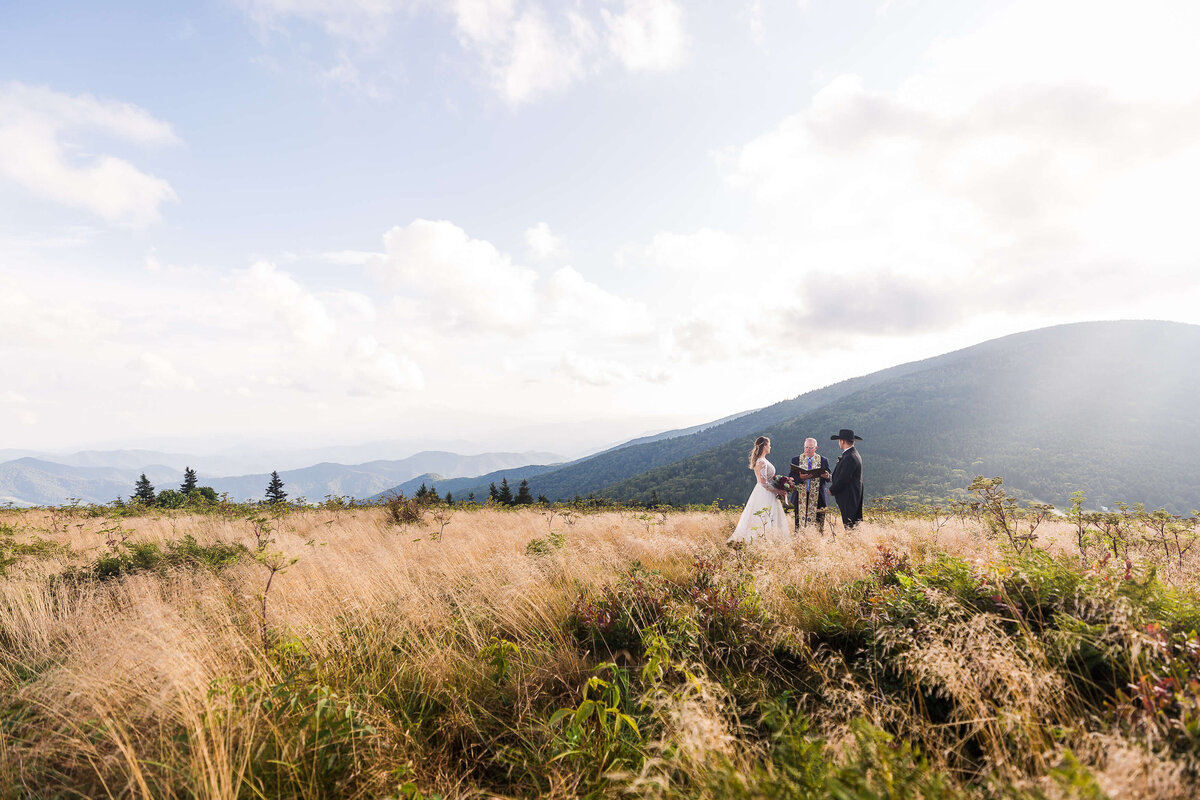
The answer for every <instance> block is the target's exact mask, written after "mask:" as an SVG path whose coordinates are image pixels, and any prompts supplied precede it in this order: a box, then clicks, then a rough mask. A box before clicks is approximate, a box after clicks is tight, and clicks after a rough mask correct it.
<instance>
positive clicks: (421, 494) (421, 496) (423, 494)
mask: <svg viewBox="0 0 1200 800" xmlns="http://www.w3.org/2000/svg"><path fill="white" fill-rule="evenodd" d="M413 497H415V498H416V499H418V500H425V499H427V498H428V497H429V487H428V486H426V485H425V482H424V481H422V482H421V488H420V489H417V493H416V494H415V495H413Z"/></svg>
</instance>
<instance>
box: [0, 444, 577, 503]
mask: <svg viewBox="0 0 1200 800" xmlns="http://www.w3.org/2000/svg"><path fill="white" fill-rule="evenodd" d="M115 453H116V455H114V460H116V461H119V462H120V463H121V464H122V465H121V466H77V465H68V464H58V463H54V462H52V461H46V460H43V459H35V458H28V457H27V458H21V459H16V460H13V461H8V462H5V463H3V464H0V503H5V502H12V503H14V504H16V505H54V504H59V503H63V502H65V501H66V500H67V498H71V497H74V498H78V499H80V500H83V501H85V502H89V503H106V502H108V501H110V500H114V499H116V498H117V497H118V496H120V497H129V496H130V495H131V494H133V485H134V482H135V481H136V480H137V478H138V476H139V475H140V474H141V473H142V472H145V473H146V476H147V477H148V478H149V479H150V481H151V483H153V484H154V486H155V487H156V488H157V489H177V488H179V483H180V482H181V481H182V480H183V472H182V469H181V468H176V467H174V466H164V465H162V464H145V463H142V464H140V465H139V466H136V467H129V466H124V465H125V464H128V463H130V460H131V459H132V458H133V457H134V456H133V455H131V454H137V453H141V454H143V455H150V456H154V455H163V454H159V453H152V452H148V451H115ZM76 455H77V456H78V457H79V458H77V459H76V460H77V461H83V462H85V463H86V462H88V461H89V460H91V457H92V455H93V454H76ZM554 459H557V456H555V455H554V454H553V453H538V452H530V453H483V454H480V455H472V456H463V455H458V454H457V453H447V452H442V451H427V452H424V453H417V454H416V455H413V456H410V457H408V458H404V459H398V460H394V461H387V460H381V461H371V462H367V463H365V464H355V465H344V464H330V463H324V464H315V465H313V466H311V467H305V468H304V469H297V470H282V471H280V473H279V474H280V477H281V478H283V481H284V489H285V491H287V493H288V496H289V497H292V498H297V497H302V496H303V497H306V498H307V499H308V500H310V501H319V500H321V499H323V498H324V497H325V496H326V495H343V496H349V497H359V498H365V497H370V496H371V495H374V494H377V493H379V492H381V491H383V490H385V489H387V488H388V487H391V486H395V485H396V484H397V483H398V482H401V481H407V480H409V479H411V478H413V477H416V476H418V475H423V474H427V473H430V472H436V473H439V474H443V475H456V476H461V475H480V474H484V473H490V472H494V471H496V470H498V469H512V468H515V467H520V466H523V465H526V464H529V463H530V462H535V461H547V460H554ZM133 463H136V461H134V462H133ZM197 469H198V472H199V482H200V484H201V485H203V486H211V487H213V488H214V489H215V490H216V491H217V492H218V493H220V492H228V493H229V496H230V498H231V499H235V500H259V499H262V496H263V493H264V492H265V490H266V486H267V482H268V480H270V477H269V474H267V473H261V474H253V475H239V476H233V477H213V476H211V475H208V474H205V472H204V471H203V470H200V469H199V468H197Z"/></svg>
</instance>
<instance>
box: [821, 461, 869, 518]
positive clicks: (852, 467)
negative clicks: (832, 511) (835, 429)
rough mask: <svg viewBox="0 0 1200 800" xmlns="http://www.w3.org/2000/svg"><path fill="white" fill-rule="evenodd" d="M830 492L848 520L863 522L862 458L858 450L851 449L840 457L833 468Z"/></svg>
mask: <svg viewBox="0 0 1200 800" xmlns="http://www.w3.org/2000/svg"><path fill="white" fill-rule="evenodd" d="M829 491H830V492H831V493H832V494H833V498H834V499H835V500H837V504H838V509H839V510H840V511H841V512H842V516H844V517H846V518H847V519H853V520H856V521H857V520H861V519H862V515H863V482H862V456H860V455H859V454H858V448H855V447H849V448H847V449H845V450H843V451H842V454H841V455H840V456H838V461H837V466H835V467H834V468H833V479H832V480H831V481H830V482H829Z"/></svg>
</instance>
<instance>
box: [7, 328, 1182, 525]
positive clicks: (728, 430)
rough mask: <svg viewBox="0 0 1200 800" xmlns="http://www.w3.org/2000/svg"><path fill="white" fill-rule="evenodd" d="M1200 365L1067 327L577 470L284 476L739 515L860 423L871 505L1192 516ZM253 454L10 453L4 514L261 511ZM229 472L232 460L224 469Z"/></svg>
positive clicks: (536, 467)
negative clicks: (180, 495)
mask: <svg viewBox="0 0 1200 800" xmlns="http://www.w3.org/2000/svg"><path fill="white" fill-rule="evenodd" d="M1197 364H1200V326H1196V325H1184V324H1179V323H1168V322H1149V321H1124V322H1090V323H1079V324H1074V325H1062V326H1057V327H1053V328H1044V329H1041V330H1036V331H1029V332H1026V333H1020V334H1014V335H1012V336H1006V337H1003V338H1000V339H994V340H992V341H989V342H984V343H983V344H979V345H975V346H973V347H968V348H965V349H962V350H957V351H955V352H952V353H947V354H945V355H941V356H937V357H935V358H929V359H925V360H922V361H914V362H912V363H908V364H902V365H899V366H896V367H891V368H890V369H885V370H881V371H879V372H874V373H871V374H869V375H864V376H861V377H857V378H852V379H850V380H846V381H842V382H840V383H837V384H834V385H832V386H826V387H823V388H820V389H816V390H813V391H809V392H806V393H804V394H801V395H799V396H797V397H795V398H793V399H790V400H785V401H782V402H779V403H775V404H774V405H771V406H767V407H766V408H761V409H757V410H754V411H747V412H741V413H738V414H734V415H731V416H728V417H725V418H723V419H720V420H715V421H713V422H711V423H707V424H704V425H697V426H693V427H691V428H684V429H678V430H672V431H665V432H662V433H659V434H654V435H652V436H646V437H642V438H639V439H634V440H631V441H629V442H626V443H624V444H621V445H618V446H616V447H612V448H610V449H608V450H605V451H602V452H600V453H596V454H594V455H590V456H587V457H584V458H580V459H576V460H574V461H570V462H566V463H561V462H562V459H561V458H560V457H559V456H556V455H554V454H552V453H538V452H526V453H485V454H483V455H477V456H460V455H457V454H454V453H449V452H443V451H426V452H422V453H418V454H416V455H414V456H411V457H408V458H404V459H399V460H387V459H374V460H367V461H366V462H365V463H357V464H352V465H345V464H341V463H332V462H331V461H329V460H328V459H326V460H323V461H322V462H321V463H317V464H314V465H312V466H307V467H303V468H299V469H287V470H281V471H280V476H281V477H282V478H283V480H284V483H285V489H286V491H287V492H288V494H289V496H290V497H292V498H297V497H305V498H307V499H308V500H309V501H313V502H315V501H320V500H321V499H323V498H324V497H325V496H327V495H340V496H350V497H356V498H360V499H362V498H380V497H385V496H388V495H391V494H395V493H397V492H403V493H404V494H406V495H411V494H413V493H414V492H416V491H417V490H418V488H419V487H420V486H421V484H425V485H426V486H428V487H430V488H436V489H437V490H438V492H440V493H441V494H443V495H445V494H446V493H447V492H451V493H453V495H454V497H455V498H457V499H466V498H467V497H468V496H470V495H472V494H473V495H474V496H475V497H476V499H480V500H482V499H484V498H486V497H487V494H488V488H489V486H490V485H491V484H493V483H495V484H497V485H499V484H500V482H501V481H502V480H507V481H508V483H509V485H510V486H511V487H512V488H513V490H514V491H515V490H516V487H517V485H518V484H519V483H520V481H522V480H528V481H529V484H530V489H531V491H532V493H533V495H534V496H535V497H536V496H538V495H545V496H546V497H548V498H550V499H552V500H570V499H572V498H574V497H576V496H580V497H587V496H589V495H594V496H599V497H609V498H614V499H619V500H635V499H636V500H639V501H649V500H652V499H654V498H658V499H659V500H661V501H663V502H672V503H709V502H712V501H713V500H717V499H720V500H722V501H723V502H725V503H727V504H730V505H735V506H738V505H740V504H741V503H742V502H743V501H744V498H745V497H746V496H748V494H749V492H750V489H751V487H752V485H753V475H752V473H751V472H750V470H749V469H747V467H746V464H745V460H746V455H747V453H748V451H749V449H750V446H751V444H752V442H753V440H754V438H755V437H756V436H758V435H760V434H766V435H768V436H770V437H771V439H772V446H773V452H772V456H771V459H772V461H773V462H774V463H775V465H776V467H777V468H779V469H780V471H783V470H784V469H786V465H787V462H788V460H789V458H790V457H791V456H792V455H795V454H798V453H799V452H800V451H801V450H802V448H803V441H804V438H805V437H807V436H812V437H814V438H816V439H817V440H818V444H819V447H820V451H821V452H822V453H823V454H824V455H826V456H828V457H830V458H831V460H832V459H835V458H836V457H837V455H838V451H837V448H836V446H835V445H834V444H833V443H832V442H830V441H829V437H830V435H831V434H833V433H834V432H836V431H837V430H838V429H839V428H843V427H850V428H853V429H854V430H855V431H857V432H858V433H859V434H860V435H861V436H862V437H863V438H864V441H863V442H862V444H861V445H860V446H859V449H860V451H861V453H862V456H863V461H864V476H865V484H866V495H867V498H868V500H870V499H872V498H876V497H880V496H885V495H886V496H891V497H894V498H896V499H897V500H898V501H901V502H907V503H912V502H918V501H939V500H944V499H946V498H947V497H949V496H951V495H955V494H961V493H962V492H963V490H964V489H965V487H966V486H967V485H968V484H969V483H970V481H971V479H972V478H973V477H974V476H975V475H986V476H992V475H1000V476H1002V477H1003V478H1004V479H1005V485H1006V486H1008V487H1010V488H1011V489H1012V490H1013V491H1014V492H1016V493H1017V494H1018V495H1020V496H1022V497H1024V498H1026V499H1038V500H1043V501H1046V502H1051V503H1054V504H1055V505H1057V506H1059V507H1063V506H1065V505H1066V502H1067V499H1068V497H1069V496H1070V493H1071V492H1072V491H1075V490H1077V489H1079V490H1082V491H1083V492H1084V493H1085V494H1086V495H1087V497H1088V505H1089V507H1094V506H1101V505H1106V506H1112V505H1113V504H1114V503H1115V502H1116V501H1120V500H1124V501H1127V502H1142V503H1145V504H1146V505H1147V506H1149V507H1151V508H1156V507H1165V508H1167V509H1168V510H1170V511H1172V512H1175V513H1185V512H1187V511H1189V510H1191V509H1193V508H1196V507H1197V506H1200V415H1197V414H1196V412H1195V407H1196V402H1197V398H1200V370H1198V369H1197V368H1196V365H1197ZM378 446H379V445H378V443H377V444H376V445H361V446H355V447H353V448H351V449H350V450H348V451H347V452H356V453H357V452H366V450H364V449H363V448H370V447H378ZM314 452H315V451H314ZM293 455H295V452H293ZM244 456H245V454H237V455H236V456H235V455H234V454H229V455H227V456H224V457H222V456H213V457H209V458H208V459H205V458H201V457H192V456H184V455H179V454H171V453H163V452H158V451H152V450H115V451H85V452H81V453H74V454H71V455H69V456H55V455H50V454H44V453H35V452H31V451H0V462H2V463H0V504H2V503H5V502H12V503H15V504H18V505H31V504H36V505H46V504H57V503H62V502H64V501H65V500H66V499H67V498H70V497H76V498H79V499H81V500H84V501H87V502H96V503H103V502H107V501H109V500H112V499H114V498H116V497H117V496H125V497H128V496H129V495H130V494H131V493H132V491H133V484H134V481H135V480H136V479H137V477H138V475H140V474H141V473H142V472H145V473H146V475H147V477H149V478H150V480H151V482H152V483H154V484H155V486H157V487H158V488H160V489H163V488H175V487H177V486H178V485H179V482H180V480H181V479H182V471H183V467H184V466H185V465H186V466H192V467H193V468H195V469H197V470H198V471H199V473H200V483H201V485H207V486H212V487H213V488H214V489H216V490H217V491H218V492H228V493H229V495H230V497H232V498H234V499H238V500H253V499H258V498H261V497H262V496H263V492H264V490H265V488H266V485H267V481H268V475H267V473H265V472H254V473H253V474H231V473H224V474H222V473H221V472H220V471H219V470H218V469H216V468H217V467H220V466H226V467H228V466H231V465H232V464H233V463H236V461H237V458H240V457H244ZM222 458H228V459H230V461H229V462H227V463H224V464H222V462H221V459H222Z"/></svg>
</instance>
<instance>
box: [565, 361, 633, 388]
mask: <svg viewBox="0 0 1200 800" xmlns="http://www.w3.org/2000/svg"><path fill="white" fill-rule="evenodd" d="M556 371H557V372H558V373H559V374H561V375H564V376H566V377H567V378H569V379H570V380H572V381H575V382H579V383H586V384H590V385H592V386H608V385H611V384H615V383H630V382H632V381H634V380H635V379H636V377H637V376H636V374H635V372H634V370H633V369H631V368H630V367H629V366H628V365H626V364H624V363H621V362H619V361H613V360H606V359H598V358H591V357H589V356H584V355H579V354H578V353H563V355H562V358H561V359H560V360H559V363H558V367H557V369H556Z"/></svg>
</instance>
